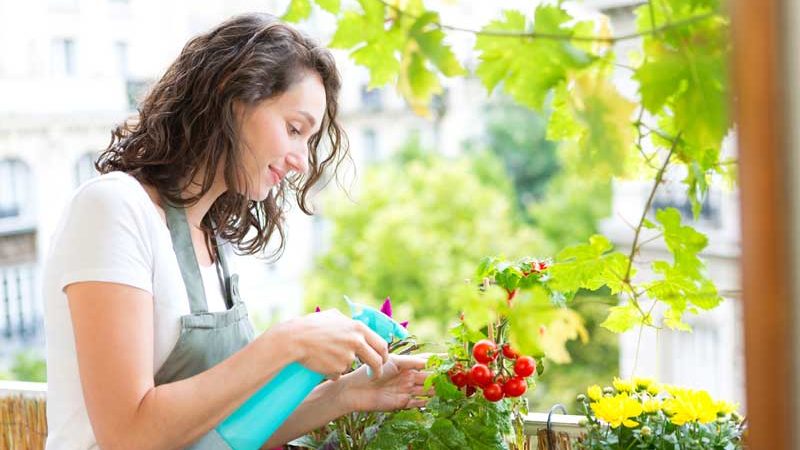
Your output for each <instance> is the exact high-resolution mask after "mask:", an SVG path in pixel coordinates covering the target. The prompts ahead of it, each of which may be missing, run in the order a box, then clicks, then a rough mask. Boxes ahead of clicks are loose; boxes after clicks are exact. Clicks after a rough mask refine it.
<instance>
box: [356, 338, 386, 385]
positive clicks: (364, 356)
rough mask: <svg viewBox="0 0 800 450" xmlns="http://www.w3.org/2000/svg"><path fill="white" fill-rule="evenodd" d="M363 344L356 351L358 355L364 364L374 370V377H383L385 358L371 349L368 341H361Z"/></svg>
mask: <svg viewBox="0 0 800 450" xmlns="http://www.w3.org/2000/svg"><path fill="white" fill-rule="evenodd" d="M359 341H360V342H361V344H360V345H359V348H358V349H357V351H356V355H357V356H358V358H359V359H360V360H361V362H363V363H364V364H366V365H368V366H369V367H370V369H372V373H373V377H376V378H377V377H380V376H381V375H383V357H382V356H381V355H380V354H379V353H378V352H376V351H375V349H374V348H373V347H371V346H370V345H369V344H368V343H367V341H366V340H364V339H360V340H359Z"/></svg>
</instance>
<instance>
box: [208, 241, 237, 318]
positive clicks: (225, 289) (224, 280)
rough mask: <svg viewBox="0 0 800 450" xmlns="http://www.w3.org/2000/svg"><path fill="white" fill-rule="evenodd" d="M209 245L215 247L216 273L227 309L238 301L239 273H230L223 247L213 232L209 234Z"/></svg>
mask: <svg viewBox="0 0 800 450" xmlns="http://www.w3.org/2000/svg"><path fill="white" fill-rule="evenodd" d="M211 245H213V246H214V248H215V249H216V251H215V252H214V253H215V254H216V255H217V261H216V266H217V275H218V276H219V279H220V284H221V285H222V298H224V299H225V305H226V306H227V307H228V309H231V308H233V305H235V304H236V303H238V302H239V275H236V274H233V275H231V272H230V268H229V266H228V256H227V255H226V253H225V249H224V248H223V246H222V245H220V244H219V243H218V241H217V237H216V236H215V235H213V234H212V235H211ZM220 269H221V270H222V273H221V274H220V273H219V272H220Z"/></svg>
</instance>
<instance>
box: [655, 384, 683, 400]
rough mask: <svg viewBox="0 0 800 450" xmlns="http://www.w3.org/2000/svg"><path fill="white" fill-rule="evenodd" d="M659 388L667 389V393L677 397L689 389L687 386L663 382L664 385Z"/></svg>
mask: <svg viewBox="0 0 800 450" xmlns="http://www.w3.org/2000/svg"><path fill="white" fill-rule="evenodd" d="M661 388H662V389H663V390H665V391H667V393H669V395H671V396H673V397H677V396H678V395H681V394H683V393H684V392H686V391H688V390H689V389H687V388H684V387H680V386H673V385H671V384H665V385H663V386H661Z"/></svg>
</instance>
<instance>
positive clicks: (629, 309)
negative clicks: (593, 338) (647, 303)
mask: <svg viewBox="0 0 800 450" xmlns="http://www.w3.org/2000/svg"><path fill="white" fill-rule="evenodd" d="M640 323H642V314H641V313H639V310H638V309H636V306H634V305H633V304H632V303H626V304H624V305H619V306H612V307H611V308H609V313H608V317H607V318H606V320H605V321H603V323H601V324H600V326H601V327H603V328H605V329H607V330H609V331H611V332H613V333H624V332H626V331H628V330H630V329H631V328H633V327H634V326H635V325H638V324H640Z"/></svg>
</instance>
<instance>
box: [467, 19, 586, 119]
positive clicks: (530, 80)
mask: <svg viewBox="0 0 800 450" xmlns="http://www.w3.org/2000/svg"><path fill="white" fill-rule="evenodd" d="M570 20H572V18H571V17H570V16H569V14H567V13H566V11H565V10H564V9H562V8H561V7H560V6H557V5H540V6H538V7H537V8H536V12H535V14H534V21H533V23H532V24H529V23H527V20H526V18H525V16H524V15H522V14H521V13H519V12H518V11H504V16H503V18H502V19H500V20H495V21H492V22H490V23H489V24H488V25H487V26H486V27H484V28H483V31H486V32H492V31H505V32H515V33H531V32H537V33H545V34H559V35H565V36H568V35H571V34H572V29H570V28H569V27H568V26H567V22H569V21H570ZM475 48H476V49H477V50H479V51H480V52H481V55H480V63H479V65H478V68H477V69H476V74H477V75H478V77H479V78H480V79H481V80H482V81H483V84H484V85H485V86H486V88H487V89H488V90H489V91H490V92H491V91H492V90H494V88H495V87H496V86H497V85H498V84H499V83H500V82H501V81H502V82H504V85H505V88H504V89H505V91H506V92H508V93H509V94H510V95H511V97H513V98H514V99H515V100H516V101H517V102H519V103H520V104H523V105H526V106H529V107H531V108H534V109H537V110H541V109H542V106H543V103H544V100H545V97H546V96H547V94H548V93H549V92H550V91H551V90H552V89H553V88H555V87H556V86H558V85H559V84H560V83H562V82H563V81H564V80H565V79H566V77H567V73H568V72H569V71H570V70H573V69H579V68H582V67H585V66H587V65H588V64H590V63H591V62H592V57H591V56H590V55H589V54H587V53H586V52H584V51H582V50H580V49H578V48H577V47H575V46H573V45H572V44H571V43H570V42H569V41H568V40H560V39H537V38H520V39H509V38H508V37H505V36H492V35H491V33H485V34H482V35H479V36H478V37H477V41H476V45H475Z"/></svg>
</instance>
